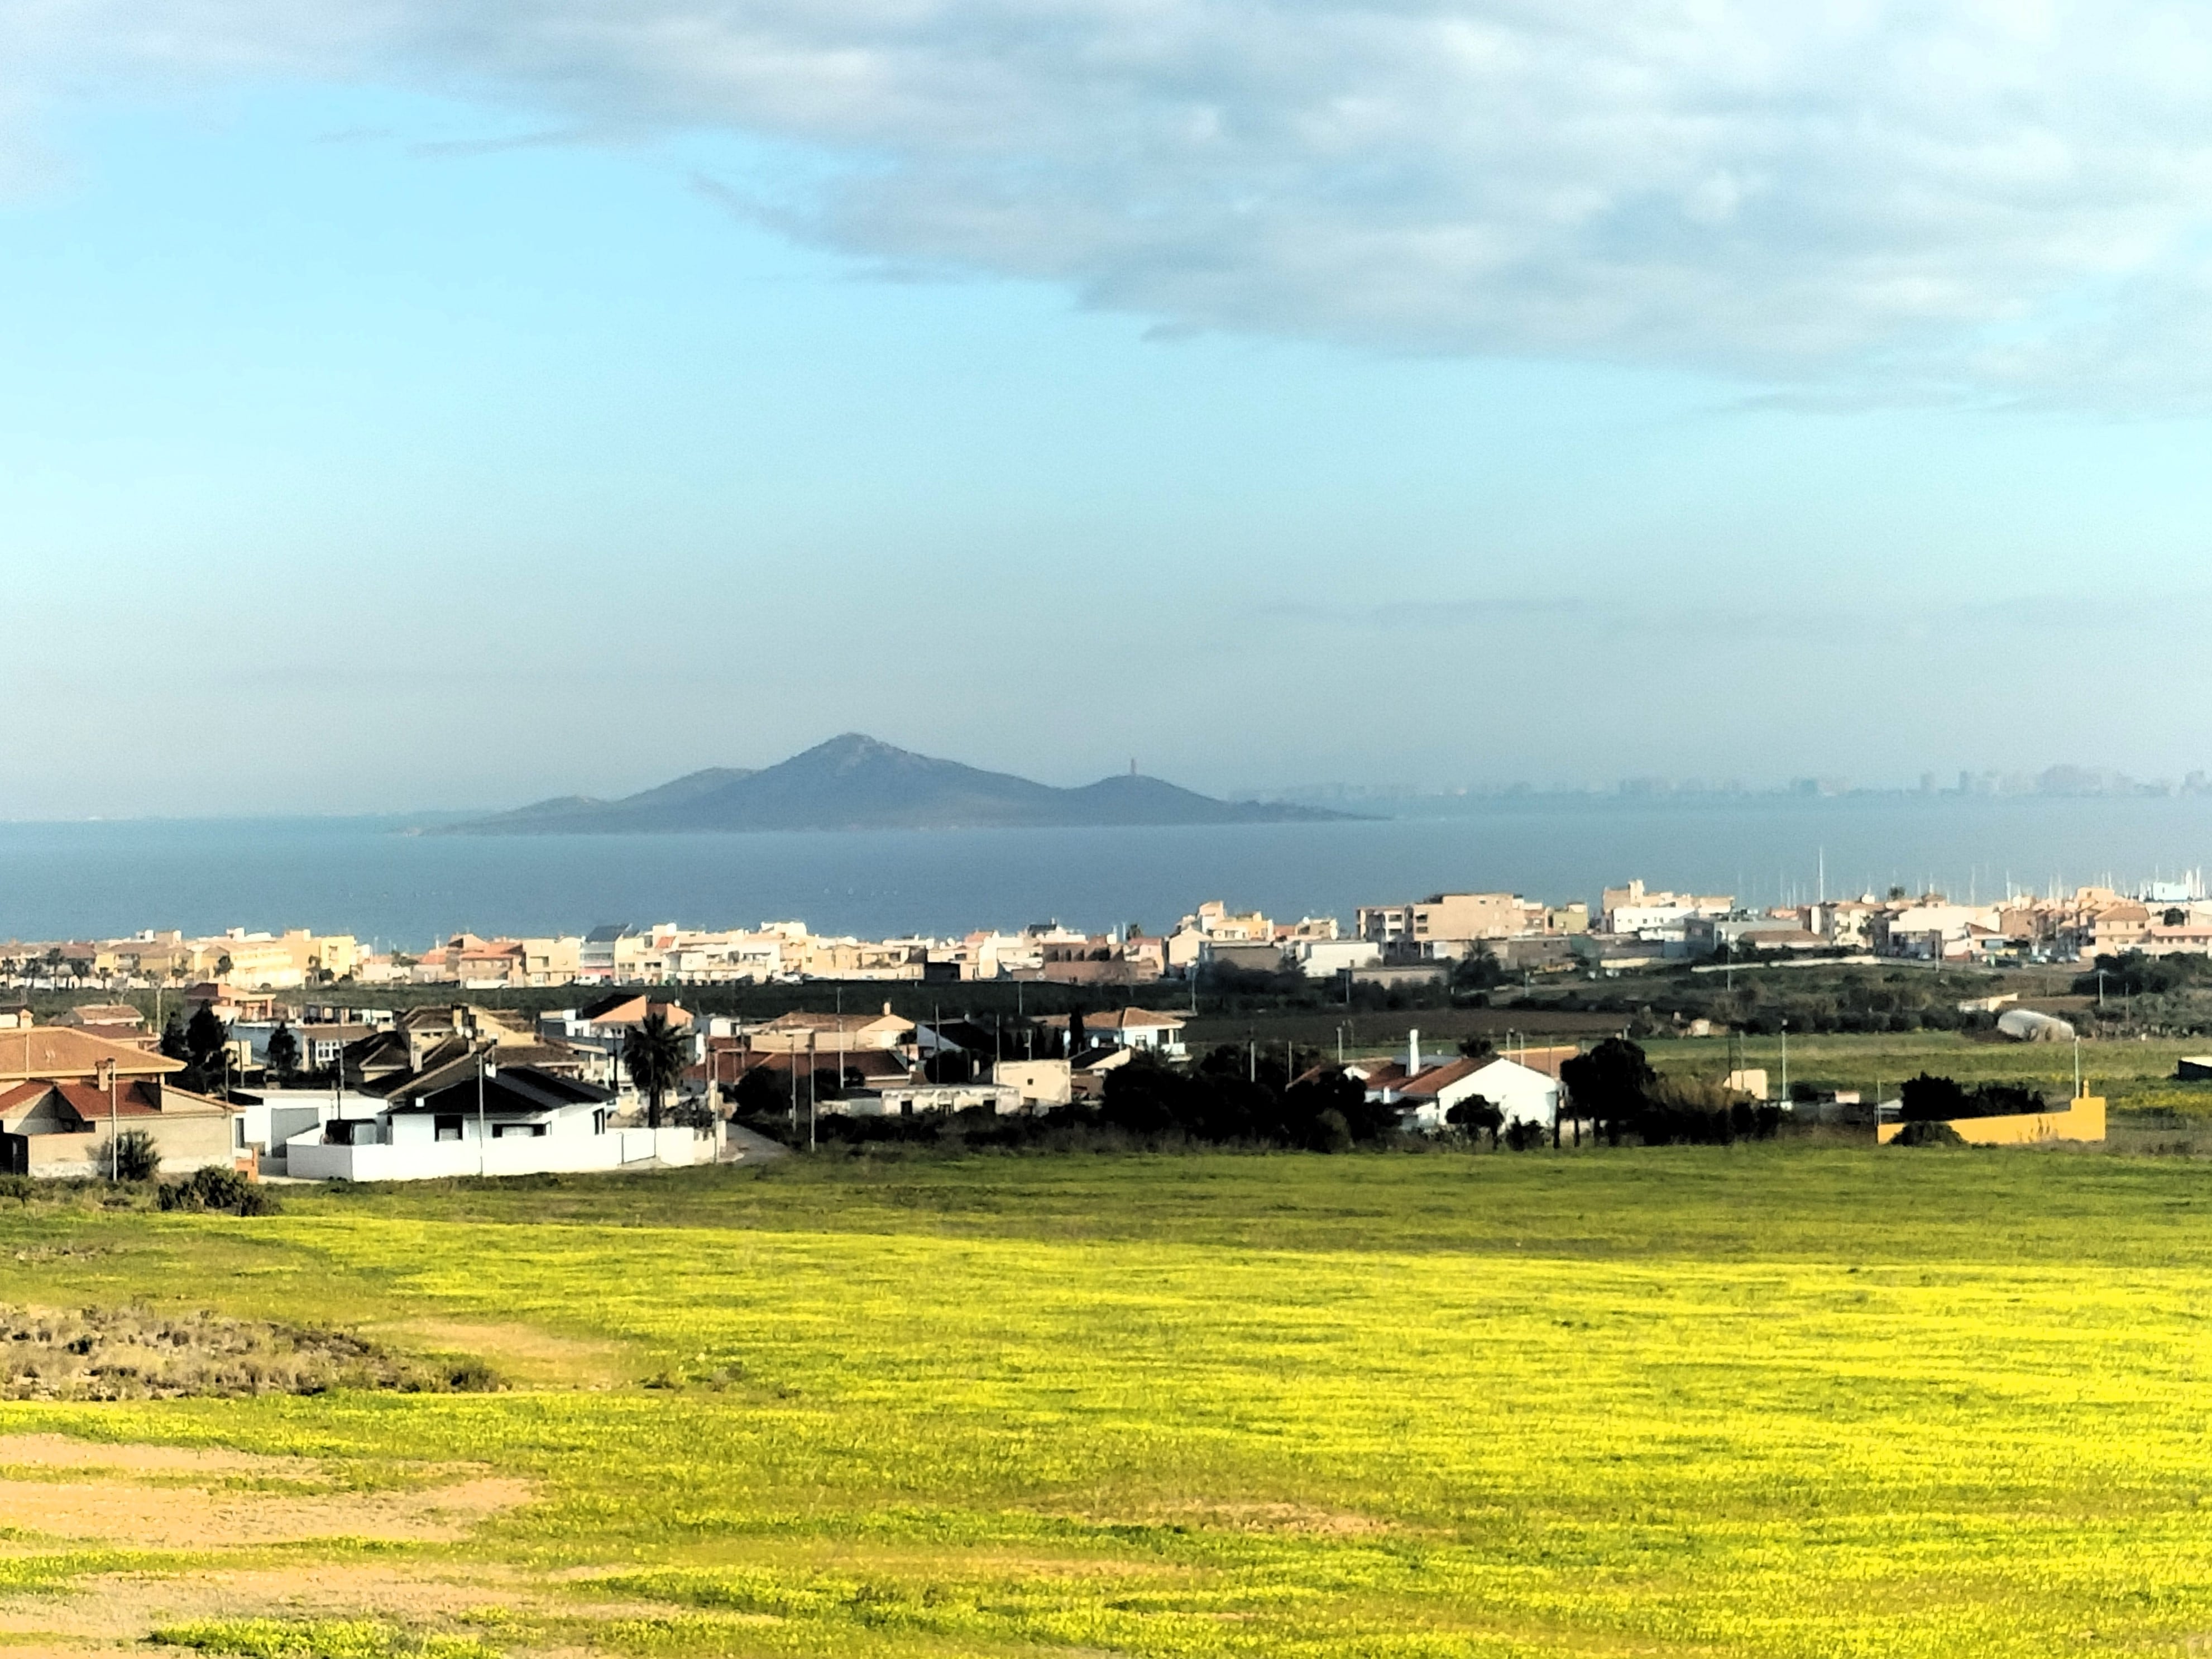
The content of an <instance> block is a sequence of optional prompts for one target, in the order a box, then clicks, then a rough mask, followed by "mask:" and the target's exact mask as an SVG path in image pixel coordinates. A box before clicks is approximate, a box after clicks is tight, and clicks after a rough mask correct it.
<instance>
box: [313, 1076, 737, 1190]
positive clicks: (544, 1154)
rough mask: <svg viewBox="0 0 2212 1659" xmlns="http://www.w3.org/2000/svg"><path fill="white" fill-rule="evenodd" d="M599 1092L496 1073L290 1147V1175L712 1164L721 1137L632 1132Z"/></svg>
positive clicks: (408, 1099) (407, 1099)
mask: <svg viewBox="0 0 2212 1659" xmlns="http://www.w3.org/2000/svg"><path fill="white" fill-rule="evenodd" d="M614 1115H615V1108H614V1097H612V1096H611V1095H610V1094H609V1093H608V1092H607V1091H605V1089H602V1088H600V1087H599V1086H598V1085H595V1084H590V1083H585V1082H581V1081H580V1080H578V1079H574V1078H567V1077H559V1076H556V1075H555V1074H554V1073H550V1072H544V1071H540V1070H538V1068H537V1067H536V1066H490V1065H487V1066H485V1067H484V1070H483V1083H482V1085H481V1086H479V1085H478V1084H477V1080H476V1079H474V1078H473V1077H471V1078H468V1079H464V1080H461V1081H458V1082H452V1083H448V1084H446V1085H443V1086H442V1087H440V1088H436V1089H434V1090H432V1091H428V1092H427V1093H422V1094H400V1095H396V1096H394V1097H392V1098H391V1099H389V1100H387V1101H386V1102H384V1103H383V1105H382V1109H380V1111H378V1112H377V1113H376V1114H375V1115H374V1116H373V1117H365V1118H361V1117H332V1118H330V1119H328V1120H326V1121H324V1122H323V1123H322V1124H321V1125H319V1127H317V1128H315V1129H313V1130H310V1131H308V1132H307V1133H303V1134H300V1135H296V1136H295V1137H294V1138H293V1139H290V1140H289V1141H286V1142H285V1143H284V1161H285V1173H286V1174H288V1175H290V1176H294V1177H295V1178H305V1179H307V1180H323V1181H328V1180H345V1181H422V1180H428V1179H431V1178H434V1177H436V1176H464V1175H500V1176H505V1175H542V1174H545V1173H548V1172H550V1171H555V1170H560V1171H570V1170H619V1169H623V1168H624V1167H627V1166H633V1165H644V1164H704V1163H708V1162H710V1161H711V1160H712V1159H713V1158H714V1152H715V1137H714V1135H713V1134H712V1133H702V1132H696V1131H694V1130H691V1129H688V1128H677V1129H624V1128H618V1127H616V1125H615V1123H614V1121H613V1120H614Z"/></svg>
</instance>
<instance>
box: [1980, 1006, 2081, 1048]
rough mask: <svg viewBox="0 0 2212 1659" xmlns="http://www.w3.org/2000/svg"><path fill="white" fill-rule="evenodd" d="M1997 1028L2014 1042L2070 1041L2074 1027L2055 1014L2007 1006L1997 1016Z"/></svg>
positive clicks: (2072, 1037)
mask: <svg viewBox="0 0 2212 1659" xmlns="http://www.w3.org/2000/svg"><path fill="white" fill-rule="evenodd" d="M1997 1030H2000V1031H2002V1032H2003V1033H2004V1034H2005V1035H2006V1036H2008V1037H2010V1038H2011V1039H2012V1040H2013V1041H2014V1042H2072V1041H2073V1040H2074V1028H2073V1027H2072V1026H2071V1025H2069V1024H2067V1023H2066V1022H2065V1021H2064V1020H2063V1019H2061V1018H2058V1016H2057V1015H2056V1014H2039V1013H2037V1012H2035V1010H2034V1009H2033V1008H2008V1009H2006V1010H2005V1011H2004V1012H2002V1013H2001V1014H1999V1015H1998V1016H1997Z"/></svg>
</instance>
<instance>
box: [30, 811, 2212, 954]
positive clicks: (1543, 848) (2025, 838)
mask: <svg viewBox="0 0 2212 1659" xmlns="http://www.w3.org/2000/svg"><path fill="white" fill-rule="evenodd" d="M1824 850H1825V856H1826V872H1827V887H1828V891H1829V892H1830V894H1832V895H1833V894H1837V893H1842V892H1856V891H1860V890H1865V889H1869V888H1876V889H1881V888H1887V887H1888V886H1889V885H1890V884H1892V883H1893V882H1894V883H1899V884H1904V885H1905V886H1907V887H1911V888H1914V889H1916V890H1917V889H1918V888H1919V887H1920V886H1921V885H1922V884H1923V883H1927V882H1933V883H1934V884H1937V885H1939V886H1941V887H1943V888H1944V889H1946V890H1948V891H1950V892H1952V893H1954V894H1957V895H1960V896H1964V895H1966V894H1968V893H1969V892H1972V893H1977V894H1979V895H1982V896H1988V895H1990V894H1993V893H1997V892H2001V891H2002V890H2003V889H2004V886H2005V884H2006V883H2007V882H2008V880H2009V881H2011V882H2014V883H2017V884H2022V885H2034V886H2039V887H2042V886H2048V885H2051V884H2055V883H2060V882H2063V883H2065V884H2075V883H2078V882H2082V881H2090V880H2101V879H2104V878H2106V877H2107V876H2108V875H2109V876H2111V877H2113V878H2118V879H2119V880H2121V881H2123V882H2128V881H2133V880H2136V879H2138V878H2148V877H2151V876H2153V875H2164V876H2167V877H2172V876H2173V875H2174V874H2176V873H2177V872H2181V871H2183V870H2185V869H2187V868H2190V867H2192V866H2199V865H2203V866H2212V800H2206V799H2123V800H2053V799H2037V798H2027V799H1980V800H1975V799H1942V798H1941V797H1938V798H1936V799H1916V798H1911V797H1861V798H1848V797H1847V798H1844V799H1832V800H1802V799H1784V798H1751V799H1733V800H1728V799H1722V800H1708V801H1672V802H1658V803H1650V804H1644V803H1631V802H1625V801H1620V800H1573V799H1550V800H1544V799H1534V800H1524V801H1519V802H1510V803H1501V804H1499V805H1495V806H1485V807H1483V808H1482V809H1480V810H1479V811H1474V812H1472V813H1471V814H1470V815H1468V816H1466V817H1457V818H1451V819H1395V820H1389V821H1383V822H1371V823H1321V824H1255V825H1246V826H1238V827H1231V828H1220V829H1049V830H1046V829H1039V830H1023V829H1000V830H959V831H937V832H880V833H878V832H863V833H842V834H836V833H824V834H793V835H750V836H578V837H574V838H557V837H515V838H511V839H505V838H502V839H480V838H476V837H466V836H410V835H404V834H400V833H398V827H397V826H395V825H394V824H392V823H385V822H378V821H364V820H359V819H267V820H252V821H242V822H210V821H193V822H174V823H161V822H145V821H139V822H126V823H67V824H63V823H35V824H24V823H18V824H0V937H14V938H17V939H54V938H64V937H71V936H74V937H78V938H82V937H85V936H88V935H112V934H119V933H129V932H132V931H135V930H137V929H138V928H141V927H180V928H183V929H185V931H186V932H188V933H208V932H215V931H219V930H220V929H222V928H223V927H249V928H282V927H313V928H315V929H317V930H319V931H324V932H348V933H356V934H359V935H360V936H361V937H362V938H363V939H381V940H383V941H385V942H386V943H387V944H390V943H392V942H398V943H399V944H401V945H411V946H420V945H423V944H426V943H428V941H430V940H431V939H435V938H438V937H441V936H442V935H444V934H447V933H451V932H453V931H455V930H458V929H460V928H469V929H472V930H473V931H475V932H477V933H485V934H492V933H515V934H524V933H534V934H543V933H560V932H576V931H580V930H581V929H584V928H587V927H592V926H595V925H597V924H599V923H601V922H608V921H632V922H652V921H670V920H674V921H682V922H684V923H686V924H687V925H694V926H701V927H738V926H750V925H751V924H754V923H757V922H759V921H767V920H781V919H784V918H789V917H797V918H800V919H803V920H804V921H806V922H807V923H808V924H809V925H810V926H811V927H814V928H816V929H817V931H820V932H824V933H860V934H863V935H888V934H896V933H909V932H919V933H960V932H964V931H966V930H967V929H969V928H971V927H1020V926H1023V925H1024V924H1025V923H1029V922H1032V921H1043V920H1046V919H1048V918H1051V917H1057V918H1059V919H1060V920H1061V921H1066V922H1068V923H1070V924H1072V925H1076V926H1083V927H1107V926H1115V925H1121V924H1126V923H1128V922H1132V921H1135V922H1141V923H1142V924H1144V925H1145V926H1146V927H1148V928H1153V929H1158V928H1162V927H1170V926H1172V925H1173V924H1174V922H1175V921H1176V918H1177V917H1178V916H1181V915H1183V914H1184V913H1185V912H1187V911H1188V910H1189V909H1191V908H1193V907H1194V906H1195V905H1196V904H1197V903H1199V902H1200V901H1201V900H1204V899H1207V898H1223V899H1226V900H1228V901H1229V902H1231V904H1233V905H1237V906H1258V907H1261V908H1265V909H1267V910H1268V911H1269V912H1270V913H1272V914H1273V915H1278V916H1296V915H1304V914H1307V913H1313V914H1322V915H1326V914H1334V915H1340V916H1342V917H1344V918H1346V920H1347V921H1348V920H1349V919H1350V917H1351V914H1352V909H1353V908H1354V907H1355V906H1357V905H1359V904H1363V903H1375V902H1392V901H1402V900H1405V899H1409V898H1418V897H1420V896H1424V895H1425V894H1427V893H1431V892H1434V891H1437V890H1442V889H1448V888H1474V889H1484V888H1508V889H1512V890H1516V891H1519V892H1522V893H1525V894H1528V895H1529V896H1532V897H1543V898H1547V899H1552V900H1555V901H1558V900H1567V899H1572V898H1581V897H1588V898H1592V899H1594V898H1595V896H1596V893H1597V890H1598V889H1599V888H1600V887H1601V886H1603V885H1605V884H1608V883H1612V882H1617V881H1620V880H1623V879H1625V878H1627V877H1630V876H1635V875H1640V876H1642V877H1644V878H1645V880H1647V881H1648V882H1650V883H1651V884H1653V885H1655V886H1661V885H1670V886H1675V887H1686V888H1693V889H1696V890H1699V891H1714V890H1719V891H1727V892H1735V893H1736V894H1738V895H1740V896H1743V897H1745V898H1746V899H1747V900H1749V901H1752V902H1761V903H1765V902H1774V901H1775V900H1777V899H1778V898H1782V897H1802V896H1811V895H1812V893H1813V890H1814V885H1815V883H1816V881H1817V879H1818V874H1817V872H1818V870H1819V867H1820V859H1821V857H1822V854H1823V851H1824Z"/></svg>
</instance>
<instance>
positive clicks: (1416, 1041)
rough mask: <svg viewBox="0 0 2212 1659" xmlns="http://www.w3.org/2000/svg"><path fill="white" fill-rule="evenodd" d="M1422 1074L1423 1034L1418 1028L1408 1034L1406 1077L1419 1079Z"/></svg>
mask: <svg viewBox="0 0 2212 1659" xmlns="http://www.w3.org/2000/svg"><path fill="white" fill-rule="evenodd" d="M1420 1072H1421V1032H1420V1028H1419V1026H1416V1027H1415V1028H1414V1029H1413V1030H1410V1031H1408V1032H1407V1033H1406V1075H1407V1076H1408V1077H1419V1075H1420Z"/></svg>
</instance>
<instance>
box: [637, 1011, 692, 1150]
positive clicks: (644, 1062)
mask: <svg viewBox="0 0 2212 1659" xmlns="http://www.w3.org/2000/svg"><path fill="white" fill-rule="evenodd" d="M684 1047H685V1045H684V1034H683V1033H682V1032H681V1031H678V1030H677V1029H676V1028H675V1027H674V1026H672V1025H671V1024H669V1023H668V1016H667V1015H665V1014H661V1013H650V1014H647V1016H646V1017H645V1018H644V1020H643V1022H642V1023H641V1024H636V1025H634V1026H632V1027H631V1028H630V1033H629V1037H628V1038H626V1039H625V1040H624V1041H623V1067H624V1069H626V1070H627V1071H628V1072H629V1080H630V1082H631V1083H632V1084H634V1085H636V1088H637V1091H638V1092H639V1093H640V1094H641V1095H643V1096H644V1097H645V1122H646V1127H647V1128H651V1129H658V1128H659V1127H660V1103H661V1102H662V1101H663V1100H665V1099H666V1098H667V1097H668V1094H669V1091H671V1090H672V1089H674V1088H675V1087H676V1085H677V1082H678V1079H681V1078H682V1077H683V1075H684V1058H685V1056H684Z"/></svg>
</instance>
